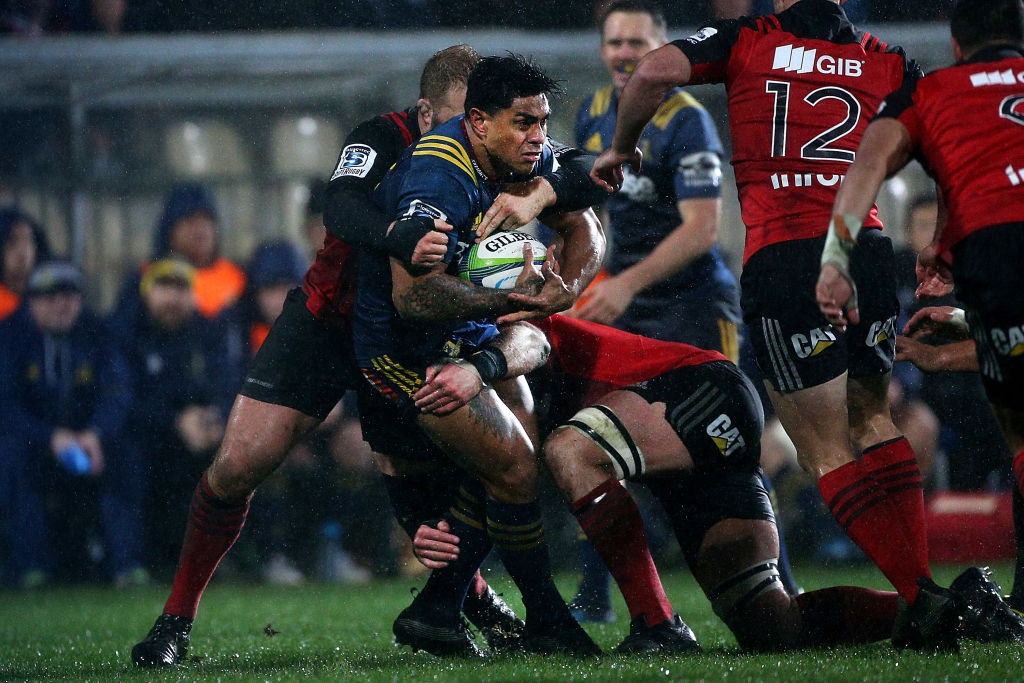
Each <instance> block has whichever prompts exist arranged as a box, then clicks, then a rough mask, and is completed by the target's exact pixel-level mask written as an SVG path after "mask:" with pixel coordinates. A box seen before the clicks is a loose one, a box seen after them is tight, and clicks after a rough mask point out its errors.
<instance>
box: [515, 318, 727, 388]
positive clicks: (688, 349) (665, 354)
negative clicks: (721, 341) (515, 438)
mask: <svg viewBox="0 0 1024 683" xmlns="http://www.w3.org/2000/svg"><path fill="white" fill-rule="evenodd" d="M530 322H531V323H533V324H534V325H536V326H537V327H538V328H540V330H541V331H542V332H544V334H545V335H546V336H547V338H548V341H549V342H550V343H551V357H550V359H549V360H548V363H549V364H554V365H557V366H558V368H559V369H560V370H561V371H563V372H565V373H566V374H569V375H573V376H575V377H582V378H585V379H589V380H591V381H594V382H601V383H603V384H609V385H612V386H613V387H618V388H621V387H628V386H630V385H632V384H636V383H637V382H644V381H646V380H649V379H653V378H655V377H658V376H659V375H663V374H665V373H666V372H668V371H670V370H675V369H677V368H682V367H688V366H692V365H703V364H704V363H712V362H715V361H728V359H727V358H726V357H725V356H723V355H722V354H720V353H719V352H717V351H706V350H704V349H699V348H697V347H696V346H690V345H689V344H683V343H680V342H668V341H660V340H657V339H651V338H649V337H642V336H640V335H638V334H631V333H629V332H623V331H622V330H617V329H615V328H614V327H608V326H607V325H601V324H599V323H592V322H589V321H587V320H578V319H576V318H567V317H565V316H562V315H553V316H551V317H549V318H545V319H543V320H533V321H530Z"/></svg>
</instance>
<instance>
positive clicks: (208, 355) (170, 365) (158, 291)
mask: <svg viewBox="0 0 1024 683" xmlns="http://www.w3.org/2000/svg"><path fill="white" fill-rule="evenodd" d="M196 273H197V271H196V269H195V268H194V267H193V266H192V265H191V264H190V263H188V262H187V261H184V260H182V259H179V258H164V259H160V260H157V261H154V262H153V263H151V264H149V265H148V266H147V267H146V268H145V270H144V271H143V273H142V278H141V280H140V282H139V295H140V297H141V302H142V305H141V306H140V307H139V308H138V310H137V311H136V314H135V317H134V319H133V320H132V321H131V324H130V326H129V327H128V329H127V331H126V333H125V334H123V335H121V338H120V340H119V341H120V345H121V353H122V355H123V357H124V358H125V359H126V361H127V365H128V370H129V375H130V377H131V386H132V393H133V395H134V397H135V400H134V401H133V402H132V406H131V409H130V410H129V413H128V418H127V423H126V429H125V443H126V445H128V446H129V447H130V448H131V449H132V450H133V451H135V452H137V453H138V454H139V459H140V460H141V461H142V462H143V463H144V467H145V483H144V497H143V501H144V502H143V520H144V530H145V531H144V536H145V539H146V559H147V563H148V565H149V568H150V569H151V570H153V571H155V572H156V573H158V574H163V573H167V572H172V571H173V570H174V565H175V562H176V560H177V553H178V549H179V548H180V547H181V530H180V528H179V527H178V525H177V523H176V520H178V519H180V518H181V515H184V514H185V513H186V511H187V509H188V505H189V500H190V499H191V495H192V489H193V487H194V482H195V480H196V479H197V478H198V477H199V475H200V474H202V471H203V470H204V469H205V468H206V466H207V465H208V464H209V461H210V458H211V457H212V455H213V452H214V451H215V450H216V447H217V444H218V443H219V442H220V439H221V436H222V435H223V432H224V424H225V420H226V417H227V413H228V410H229V409H230V405H231V401H232V399H233V398H234V395H235V392H236V390H237V382H238V377H239V375H240V374H241V371H240V369H239V368H237V367H232V366H231V361H230V358H229V354H228V353H227V351H226V341H225V336H224V335H223V334H222V328H221V326H220V325H219V323H217V322H215V321H211V320H207V319H206V318H205V317H203V316H202V315H200V314H199V313H198V312H197V310H196V303H195V296H194V290H193V288H194V285H195V281H196ZM179 513H180V514H179Z"/></svg>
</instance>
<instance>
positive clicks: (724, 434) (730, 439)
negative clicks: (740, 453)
mask: <svg viewBox="0 0 1024 683" xmlns="http://www.w3.org/2000/svg"><path fill="white" fill-rule="evenodd" d="M706 431H707V433H708V436H710V437H711V440H712V441H714V442H715V446H717V447H718V450H720V451H721V452H722V455H726V456H729V455H732V454H733V453H735V452H736V451H737V450H739V449H741V448H744V447H745V446H746V445H747V442H746V441H744V440H743V437H742V436H740V430H739V429H738V428H736V427H733V426H732V420H730V419H729V416H728V415H726V414H725V413H722V414H721V415H719V416H718V417H716V418H715V419H714V420H712V421H711V424H709V425H708V428H707V430H706Z"/></svg>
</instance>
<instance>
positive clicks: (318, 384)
mask: <svg viewBox="0 0 1024 683" xmlns="http://www.w3.org/2000/svg"><path fill="white" fill-rule="evenodd" d="M363 382H364V380H363V378H362V377H360V376H359V370H358V368H357V367H356V362H355V357H354V355H353V351H352V335H351V334H350V333H349V331H348V330H347V329H341V328H338V327H335V326H332V325H329V324H328V323H325V322H324V321H322V320H319V319H317V318H315V317H314V316H313V314H312V313H310V312H309V309H308V308H306V295H305V294H303V292H302V290H301V289H299V288H296V289H293V290H292V291H290V292H289V293H288V298H286V299H285V302H284V309H283V310H282V311H281V315H280V316H278V318H277V320H276V321H275V322H274V324H273V326H272V327H271V328H270V333H269V334H268V335H267V338H266V340H265V341H264V342H263V345H262V346H261V347H260V350H259V351H258V352H257V353H256V357H255V358H254V359H253V361H252V363H251V364H250V366H249V372H248V374H247V375H246V377H245V381H244V382H242V388H241V389H240V390H239V392H238V393H239V394H241V395H242V396H248V397H249V398H254V399H256V400H257V401H263V402H265V403H273V404H274V405H279V406H285V407H286V408H292V409H294V410H298V411H299V412H300V413H304V414H306V415H310V416H312V417H315V418H317V419H320V420H323V419H324V418H326V417H327V414H328V413H330V412H331V410H332V409H333V408H334V406H335V405H336V404H337V403H338V401H340V400H341V398H342V396H344V394H345V392H346V391H348V390H349V389H355V388H356V387H357V386H359V385H360V384H362V383H363Z"/></svg>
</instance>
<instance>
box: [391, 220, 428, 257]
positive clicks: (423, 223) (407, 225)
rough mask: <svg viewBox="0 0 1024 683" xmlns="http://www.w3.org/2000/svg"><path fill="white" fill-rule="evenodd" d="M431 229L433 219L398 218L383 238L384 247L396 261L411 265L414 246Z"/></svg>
mask: <svg viewBox="0 0 1024 683" xmlns="http://www.w3.org/2000/svg"><path fill="white" fill-rule="evenodd" d="M433 229H434V219H433V218H430V217H429V216H405V217H404V218H399V219H398V220H397V221H395V224H394V225H393V226H391V231H390V232H389V233H388V234H387V235H386V236H385V237H384V247H385V248H386V249H387V250H388V253H389V254H391V255H392V256H394V257H395V258H397V259H398V260H400V261H404V262H405V263H412V254H413V252H414V251H415V250H416V244H417V243H418V242H419V241H420V240H421V239H423V236H424V235H426V234H427V233H429V232H430V231H431V230H433Z"/></svg>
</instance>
